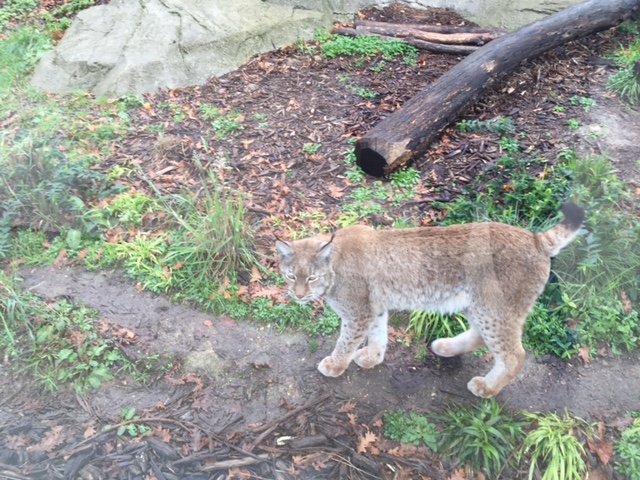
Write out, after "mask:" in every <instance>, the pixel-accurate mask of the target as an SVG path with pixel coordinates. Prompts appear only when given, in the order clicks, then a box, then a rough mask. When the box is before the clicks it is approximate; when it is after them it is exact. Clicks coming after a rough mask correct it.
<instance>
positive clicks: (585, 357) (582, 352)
mask: <svg viewBox="0 0 640 480" xmlns="http://www.w3.org/2000/svg"><path fill="white" fill-rule="evenodd" d="M578 356H579V357H580V358H581V359H582V363H584V364H585V365H589V362H590V361H591V359H590V357H589V347H588V346H584V347H580V348H579V349H578Z"/></svg>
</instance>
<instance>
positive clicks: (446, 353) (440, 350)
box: [431, 338, 457, 357]
mask: <svg viewBox="0 0 640 480" xmlns="http://www.w3.org/2000/svg"><path fill="white" fill-rule="evenodd" d="M431 351H432V352H433V353H435V354H436V355H440V356H441V357H455V356H456V355H457V353H455V352H454V351H453V348H452V346H451V339H450V338H439V339H438V340H434V341H433V342H431Z"/></svg>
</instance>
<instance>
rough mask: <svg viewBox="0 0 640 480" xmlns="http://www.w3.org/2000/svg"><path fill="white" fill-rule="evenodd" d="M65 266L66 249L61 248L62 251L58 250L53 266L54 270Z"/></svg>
mask: <svg viewBox="0 0 640 480" xmlns="http://www.w3.org/2000/svg"><path fill="white" fill-rule="evenodd" d="M66 264H67V249H66V248H63V249H62V250H60V253H58V256H57V257H56V260H55V262H53V266H54V267H56V268H60V267H62V266H63V265H66Z"/></svg>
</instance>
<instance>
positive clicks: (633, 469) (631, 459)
mask: <svg viewBox="0 0 640 480" xmlns="http://www.w3.org/2000/svg"><path fill="white" fill-rule="evenodd" d="M615 451H616V453H617V454H618V457H619V459H618V460H617V461H616V462H615V468H616V470H617V471H618V472H620V473H621V474H623V475H625V476H626V478H628V479H629V480H640V417H637V418H636V419H635V420H634V421H633V423H632V424H631V426H629V427H627V428H626V429H625V430H624V431H623V432H622V435H620V440H618V441H617V442H616V443H615Z"/></svg>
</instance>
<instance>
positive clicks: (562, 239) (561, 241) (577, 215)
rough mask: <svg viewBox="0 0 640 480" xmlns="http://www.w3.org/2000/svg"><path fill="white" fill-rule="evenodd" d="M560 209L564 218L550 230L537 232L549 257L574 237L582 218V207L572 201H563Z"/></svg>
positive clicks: (554, 254)
mask: <svg viewBox="0 0 640 480" xmlns="http://www.w3.org/2000/svg"><path fill="white" fill-rule="evenodd" d="M560 211H561V212H562V213H563V214H564V220H562V222H561V223H560V224H559V225H556V226H555V227H553V228H551V229H550V230H547V231H546V232H544V233H540V234H538V238H539V240H540V245H541V247H542V249H543V250H544V251H545V252H547V254H548V255H549V256H550V257H555V256H556V255H557V254H558V253H560V250H562V249H563V248H564V247H566V246H567V245H568V244H569V243H571V241H572V240H573V239H574V238H576V236H577V235H578V231H579V230H580V227H581V226H582V222H583V220H584V209H583V208H582V207H580V206H578V205H576V204H575V203H573V202H567V203H564V204H563V205H562V207H561V208H560Z"/></svg>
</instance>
